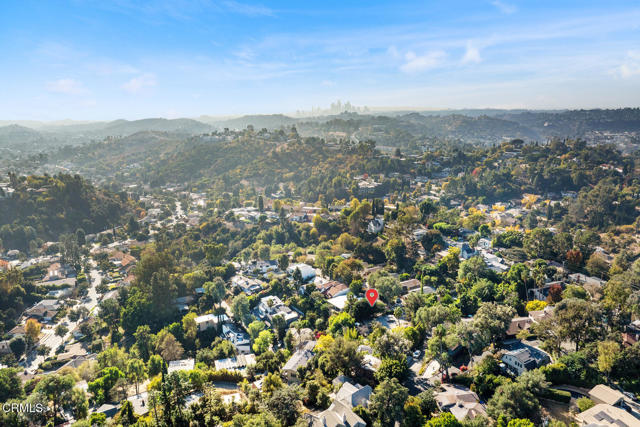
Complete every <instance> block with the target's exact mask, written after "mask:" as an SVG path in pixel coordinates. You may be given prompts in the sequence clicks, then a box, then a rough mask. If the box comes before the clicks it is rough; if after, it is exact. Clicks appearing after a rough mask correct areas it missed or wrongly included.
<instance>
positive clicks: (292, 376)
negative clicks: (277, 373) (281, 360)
mask: <svg viewBox="0 0 640 427" xmlns="http://www.w3.org/2000/svg"><path fill="white" fill-rule="evenodd" d="M312 357H313V353H312V352H311V351H310V350H306V349H300V350H296V352H295V353H293V355H292V356H291V357H290V358H289V360H287V363H285V364H284V366H283V367H282V370H281V372H282V376H283V377H284V379H285V380H286V381H287V382H294V381H297V379H298V368H301V367H304V366H307V363H309V360H311V358H312Z"/></svg>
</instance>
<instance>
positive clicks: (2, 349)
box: [0, 340, 11, 354]
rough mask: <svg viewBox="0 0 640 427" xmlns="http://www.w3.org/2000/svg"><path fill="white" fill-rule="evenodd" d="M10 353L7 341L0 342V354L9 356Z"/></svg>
mask: <svg viewBox="0 0 640 427" xmlns="http://www.w3.org/2000/svg"><path fill="white" fill-rule="evenodd" d="M9 353H11V346H10V345H9V340H2V341H0V354H9Z"/></svg>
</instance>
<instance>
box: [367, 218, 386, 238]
mask: <svg viewBox="0 0 640 427" xmlns="http://www.w3.org/2000/svg"><path fill="white" fill-rule="evenodd" d="M383 229H384V219H382V218H374V219H372V220H371V221H369V224H368V225H367V232H369V233H371V234H378V233H380V232H381V231H382V230H383Z"/></svg>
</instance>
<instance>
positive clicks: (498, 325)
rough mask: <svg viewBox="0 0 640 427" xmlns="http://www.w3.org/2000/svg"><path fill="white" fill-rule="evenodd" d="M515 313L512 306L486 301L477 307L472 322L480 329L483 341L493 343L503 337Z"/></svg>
mask: <svg viewBox="0 0 640 427" xmlns="http://www.w3.org/2000/svg"><path fill="white" fill-rule="evenodd" d="M515 314H516V311H515V310H514V309H513V308H512V307H509V306H506V305H500V304H496V303H492V302H487V303H483V304H481V305H480V308H478V311H477V313H476V315H475V317H474V319H473V324H474V326H475V327H476V328H477V329H478V330H480V331H482V334H483V335H484V336H485V342H487V343H495V342H498V341H500V340H502V339H503V338H504V336H505V334H506V332H507V330H508V329H509V325H510V324H511V319H513V316H515Z"/></svg>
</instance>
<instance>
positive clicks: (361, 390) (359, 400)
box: [336, 382, 373, 408]
mask: <svg viewBox="0 0 640 427" xmlns="http://www.w3.org/2000/svg"><path fill="white" fill-rule="evenodd" d="M371 393H373V390H372V389H371V386H368V385H364V386H363V385H360V384H351V383H350V382H345V383H344V384H342V387H340V390H338V393H336V400H339V401H340V402H342V403H346V404H347V405H349V406H351V407H352V408H353V407H356V406H358V405H360V406H362V407H364V408H366V407H368V406H369V398H370V397H371Z"/></svg>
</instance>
